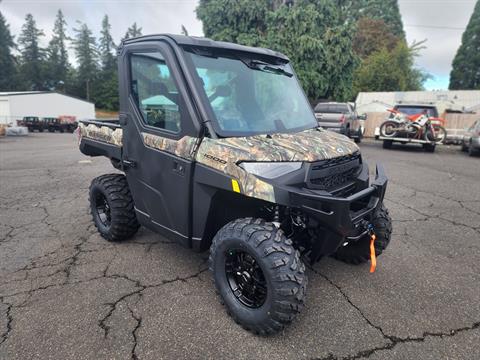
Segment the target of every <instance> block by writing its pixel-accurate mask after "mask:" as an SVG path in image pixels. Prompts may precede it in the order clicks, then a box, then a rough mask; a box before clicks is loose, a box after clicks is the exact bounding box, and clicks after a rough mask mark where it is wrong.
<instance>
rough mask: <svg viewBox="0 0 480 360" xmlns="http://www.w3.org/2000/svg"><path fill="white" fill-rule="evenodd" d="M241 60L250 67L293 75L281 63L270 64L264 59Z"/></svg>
mask: <svg viewBox="0 0 480 360" xmlns="http://www.w3.org/2000/svg"><path fill="white" fill-rule="evenodd" d="M240 60H241V61H242V62H243V63H244V64H245V65H247V66H248V67H249V68H250V69H254V70H260V71H264V72H269V73H273V74H279V75H285V76H288V77H292V76H293V74H292V73H291V72H288V71H286V70H285V69H284V68H283V66H281V65H274V64H269V63H267V62H264V61H260V60H252V59H240Z"/></svg>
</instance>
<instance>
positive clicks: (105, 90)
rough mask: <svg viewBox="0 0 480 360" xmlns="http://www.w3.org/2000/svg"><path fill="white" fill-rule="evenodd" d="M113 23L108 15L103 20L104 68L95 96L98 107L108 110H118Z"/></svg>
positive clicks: (100, 50)
mask: <svg viewBox="0 0 480 360" xmlns="http://www.w3.org/2000/svg"><path fill="white" fill-rule="evenodd" d="M110 29H111V25H110V23H109V21H108V16H107V15H105V16H104V17H103V20H102V30H101V37H100V39H99V53H100V62H101V65H102V69H101V72H100V75H99V81H98V84H97V86H96V87H95V91H94V97H95V102H96V104H97V107H99V108H102V109H107V110H118V75H117V61H116V58H115V56H114V54H113V51H114V49H115V43H114V42H113V38H112V36H111V34H110Z"/></svg>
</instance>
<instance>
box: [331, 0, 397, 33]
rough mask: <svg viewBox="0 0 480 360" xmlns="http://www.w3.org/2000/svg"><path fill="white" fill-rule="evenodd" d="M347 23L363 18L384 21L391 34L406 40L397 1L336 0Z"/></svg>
mask: <svg viewBox="0 0 480 360" xmlns="http://www.w3.org/2000/svg"><path fill="white" fill-rule="evenodd" d="M335 2H336V3H337V5H338V6H339V7H340V8H341V10H342V13H343V17H344V19H345V20H346V21H349V22H356V21H357V20H359V19H360V18H362V17H366V18H370V19H374V20H383V22H384V23H385V24H386V26H387V27H388V28H389V29H390V32H391V33H392V34H393V35H395V36H396V37H398V38H400V39H405V31H404V30H403V23H402V16H401V14H400V8H399V7H398V1H397V0H335Z"/></svg>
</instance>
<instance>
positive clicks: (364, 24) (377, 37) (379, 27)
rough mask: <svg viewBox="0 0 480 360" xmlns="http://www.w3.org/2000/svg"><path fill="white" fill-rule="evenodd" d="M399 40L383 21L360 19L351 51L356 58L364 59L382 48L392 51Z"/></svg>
mask: <svg viewBox="0 0 480 360" xmlns="http://www.w3.org/2000/svg"><path fill="white" fill-rule="evenodd" d="M399 40H400V39H399V38H398V37H396V36H395V35H394V34H393V33H392V32H391V31H390V29H389V28H388V27H387V25H386V24H385V22H384V21H383V20H379V19H370V18H366V17H362V18H360V20H358V22H357V31H356V33H355V37H354V39H353V49H354V50H355V53H356V54H357V55H358V56H360V57H361V58H362V59H365V58H366V57H368V56H370V55H371V54H372V53H374V52H377V51H379V50H381V49H382V48H386V49H387V50H389V51H391V50H393V49H394V48H395V46H396V45H397V42H398V41H399Z"/></svg>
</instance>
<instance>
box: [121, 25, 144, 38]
mask: <svg viewBox="0 0 480 360" xmlns="http://www.w3.org/2000/svg"><path fill="white" fill-rule="evenodd" d="M137 36H142V28H141V27H138V26H137V23H136V22H134V23H133V24H132V26H130V27H129V28H128V29H127V32H126V33H125V36H124V37H123V39H122V40H125V39H130V38H134V37H137Z"/></svg>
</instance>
